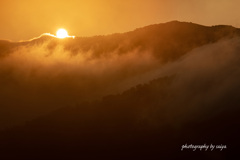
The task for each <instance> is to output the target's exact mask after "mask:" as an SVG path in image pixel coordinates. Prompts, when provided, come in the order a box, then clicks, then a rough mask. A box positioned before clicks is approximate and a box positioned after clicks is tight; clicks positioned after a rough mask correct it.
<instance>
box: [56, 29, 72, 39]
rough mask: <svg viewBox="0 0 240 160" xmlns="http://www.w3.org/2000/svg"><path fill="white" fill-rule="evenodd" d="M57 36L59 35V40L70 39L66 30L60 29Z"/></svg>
mask: <svg viewBox="0 0 240 160" xmlns="http://www.w3.org/2000/svg"><path fill="white" fill-rule="evenodd" d="M56 35H57V38H66V37H69V35H68V32H67V31H66V30H65V29H59V30H58V31H57V34H56Z"/></svg>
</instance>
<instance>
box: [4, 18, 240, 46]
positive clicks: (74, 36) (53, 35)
mask: <svg viewBox="0 0 240 160" xmlns="http://www.w3.org/2000/svg"><path fill="white" fill-rule="evenodd" d="M174 22H178V23H189V24H195V25H200V26H204V27H215V26H226V27H227V26H229V27H233V28H236V29H240V28H238V27H235V26H232V25H227V24H216V25H203V24H200V23H194V22H186V21H179V20H172V21H168V22H164V23H155V24H149V25H146V26H140V27H137V28H135V29H132V30H129V31H124V32H116V33H110V34H103V35H92V36H78V35H69V37H65V38H63V39H67V38H70V39H72V38H73V39H74V38H91V37H98V36H111V35H115V34H125V33H128V32H134V31H136V30H138V29H142V28H146V27H150V26H154V25H162V24H168V23H174ZM44 36H49V37H54V38H57V39H59V38H58V37H57V36H56V34H54V33H48V32H46V33H42V34H40V35H39V36H36V37H32V38H30V39H26V40H19V41H14V40H10V39H1V38H0V40H3V41H9V42H28V41H32V40H35V39H39V38H41V37H44Z"/></svg>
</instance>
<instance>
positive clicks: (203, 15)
mask: <svg viewBox="0 0 240 160" xmlns="http://www.w3.org/2000/svg"><path fill="white" fill-rule="evenodd" d="M1 4H2V5H1V7H2V8H1V10H0V22H2V23H1V24H2V25H1V26H0V39H7V40H12V41H20V40H28V39H31V38H32V37H36V36H38V35H41V34H42V33H45V32H48V33H55V32H56V30H57V29H59V28H66V29H67V30H68V32H69V34H70V35H72V34H74V35H77V36H84V37H86V36H87V37H89V36H94V35H109V34H113V33H123V32H126V31H130V30H133V29H135V28H138V27H143V26H146V25H149V24H157V23H165V22H169V21H172V20H179V21H186V22H193V23H199V24H202V25H207V26H212V25H232V26H235V27H239V25H240V24H239V23H240V17H239V16H238V13H237V11H238V8H237V7H238V6H239V5H240V2H239V1H238V0H221V1H219V0H203V1H197V0H191V1H188V0H182V1H179V0H170V1H164V0H159V1H156V0H148V1H147V0H138V1H136V0H129V1H121V2H116V1H113V0H102V1H96V0H90V1H88V2H84V1H82V0H81V1H77V0H73V1H71V2H70V1H67V0H62V1H57V0H50V1H49V0H43V1H41V2H38V1H32V0H21V1H20V0H14V2H12V1H8V0H3V1H1ZM36 5H37V7H36Z"/></svg>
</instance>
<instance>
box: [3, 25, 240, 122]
mask: <svg viewBox="0 0 240 160" xmlns="http://www.w3.org/2000/svg"><path fill="white" fill-rule="evenodd" d="M215 32H216V33H215ZM236 32H237V30H236V29H234V28H232V27H223V26H219V27H213V28H205V27H203V26H200V25H194V24H191V23H179V22H170V23H168V24H163V25H159V26H158V25H153V26H150V27H148V28H143V29H138V30H136V31H134V32H129V33H126V34H115V35H111V36H97V37H92V38H75V39H72V38H67V39H56V38H54V37H51V36H47V35H43V36H42V37H39V38H37V39H33V40H31V41H28V42H20V43H11V42H6V41H1V42H0V51H1V53H0V77H1V79H0V88H1V90H0V97H1V101H0V117H1V120H0V126H9V125H11V124H17V123H21V122H24V121H25V120H29V119H32V118H34V117H37V116H39V115H43V114H46V113H49V112H51V111H53V110H55V109H58V108H61V107H66V106H74V105H77V104H79V103H81V102H83V101H92V100H97V99H101V98H102V97H103V96H106V95H109V94H117V93H122V92H123V91H125V90H127V89H129V88H131V87H134V86H136V85H138V84H143V83H148V82H149V81H151V80H153V79H156V78H160V77H165V76H171V75H174V76H175V78H174V82H173V85H172V86H171V88H170V91H169V92H170V93H171V94H173V96H175V97H177V98H176V99H174V101H173V102H167V103H169V106H172V109H171V107H169V108H168V110H170V111H171V113H173V114H175V113H176V114H180V113H181V112H182V111H184V110H182V111H181V109H179V111H176V107H175V106H176V105H179V104H181V106H184V103H186V102H188V104H189V105H190V104H191V103H192V104H191V105H192V106H194V107H193V108H195V109H196V110H195V109H193V110H192V111H194V112H198V109H200V108H201V107H200V106H202V105H205V104H207V105H209V104H211V103H215V100H216V102H218V101H217V100H218V99H222V100H223V99H224V97H228V95H231V94H234V92H236V90H235V89H236V88H237V87H239V86H238V83H237V82H238V78H239V67H238V64H239V55H238V50H239V48H240V45H239V44H240V43H239V38H231V37H233V35H235V34H236ZM193 35H196V38H194V39H193V38H192V36H193ZM222 38H225V39H222ZM221 39H222V40H221ZM218 40H220V41H219V42H217V41H218ZM206 44H207V45H206ZM226 94H227V95H226ZM189 97H192V98H190V100H189ZM204 97H205V98H204ZM221 97H223V98H221ZM202 98H204V101H203V100H202ZM189 101H190V102H189ZM226 103H227V101H226ZM184 112H185V111H184ZM184 114H185V113H184ZM176 116H177V115H176Z"/></svg>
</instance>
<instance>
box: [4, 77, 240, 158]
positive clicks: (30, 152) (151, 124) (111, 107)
mask: <svg viewBox="0 0 240 160" xmlns="http://www.w3.org/2000/svg"><path fill="white" fill-rule="evenodd" d="M174 78H175V77H165V78H160V79H157V80H154V81H151V82H150V83H149V84H144V85H138V86H136V87H134V88H132V89H130V90H128V91H126V92H124V93H122V94H120V95H112V96H107V97H105V98H104V99H103V100H101V101H96V102H92V103H83V104H81V105H79V106H76V107H69V108H62V109H60V110H58V111H56V112H53V113H51V114H49V115H46V116H44V117H41V118H38V119H36V120H34V121H29V122H28V123H27V124H26V125H25V126H23V127H19V128H15V129H11V130H7V131H4V132H2V133H1V139H0V140H1V152H2V154H1V155H5V154H6V155H7V157H11V156H12V157H14V156H17V157H18V156H23V157H35V156H36V155H38V157H37V158H39V159H41V158H43V157H49V158H50V157H52V156H53V157H52V158H54V157H55V158H61V157H62V158H63V157H65V158H70V159H71V158H77V157H78V158H80V157H81V158H107V159H108V158H109V159H113V158H114V159H115V158H116V159H118V158H120V159H121V158H138V159H148V158H149V159H154V158H168V159H173V158H178V157H185V158H187V157H191V156H193V157H195V158H196V159H211V158H214V159H215V158H220V159H228V158H231V157H233V156H234V154H233V153H236V152H237V146H238V144H237V142H238V141H236V139H235V138H237V136H238V127H237V126H239V118H238V117H239V116H238V113H239V108H235V105H239V102H238V98H239V97H234V98H225V100H227V101H228V106H227V108H226V106H224V104H223V102H224V101H225V100H219V101H217V102H216V103H215V104H212V105H211V106H210V105H209V104H207V105H209V106H204V107H209V108H210V109H208V112H206V113H204V112H203V113H192V114H189V113H188V114H185V115H184V114H183V113H181V114H180V115H177V116H176V113H172V112H174V110H171V109H175V111H176V112H177V111H178V110H179V109H181V110H182V111H180V112H188V111H189V107H190V106H189V105H190V103H189V102H188V101H185V102H184V103H183V104H181V105H179V106H178V105H177V104H176V103H175V100H176V99H177V98H178V97H181V94H182V93H178V94H176V95H175V94H174V93H172V92H173V91H172V90H171V86H172V83H174ZM193 97H194V96H193ZM193 97H189V98H193ZM203 98H204V97H203ZM229 102H230V103H229ZM233 102H234V103H233ZM202 107H203V106H202ZM212 108H215V109H216V108H217V109H216V110H212ZM223 108H224V110H222V109H223ZM182 116H187V117H182ZM185 120H186V121H185ZM186 143H189V144H209V145H210V144H215V145H216V144H218V145H220V144H224V145H227V146H228V149H227V150H224V151H222V152H220V151H216V150H215V151H213V152H210V151H207V152H204V151H202V152H200V151H196V152H192V151H191V150H190V151H184V152H182V151H181V146H182V145H184V144H186ZM13 153H14V154H13ZM9 155H10V156H9ZM35 158H36V157H35Z"/></svg>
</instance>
